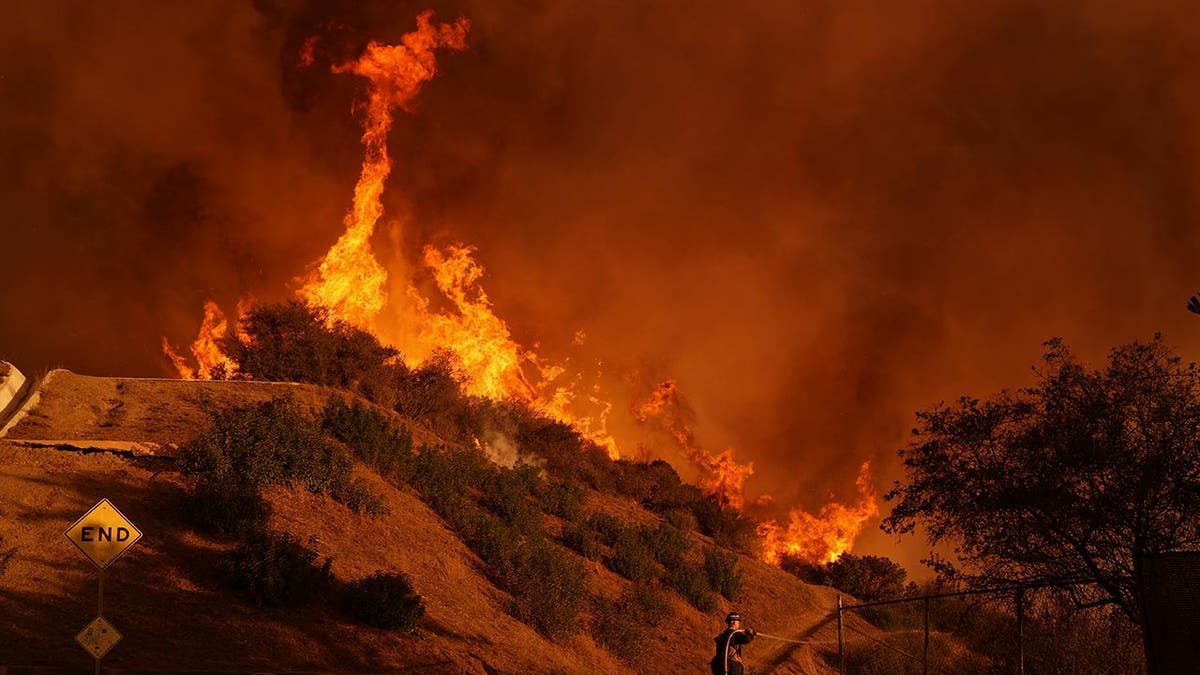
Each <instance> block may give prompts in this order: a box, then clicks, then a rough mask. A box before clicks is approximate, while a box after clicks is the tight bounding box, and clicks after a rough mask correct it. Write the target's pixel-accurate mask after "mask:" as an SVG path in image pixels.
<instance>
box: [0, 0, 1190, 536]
mask: <svg viewBox="0 0 1200 675" xmlns="http://www.w3.org/2000/svg"><path fill="white" fill-rule="evenodd" d="M1135 4H1136V3H1110V2H1100V1H1097V2H1084V3H1070V5H1071V6H1067V5H1068V3H1033V2H1015V1H1014V2H977V3H951V2H940V1H934V0H926V1H914V2H906V3H874V2H833V1H829V2H813V3H803V4H798V3H784V2H760V3H750V4H749V5H748V6H741V7H739V6H736V5H731V4H730V3H716V2H701V3H696V2H690V3H678V2H666V3H655V4H651V3H640V2H628V3H623V4H617V3H580V4H578V5H576V4H572V3H564V2H549V1H547V2H521V3H496V2H482V1H481V2H459V3H450V2H434V3H411V2H392V1H388V2H383V1H379V2H368V3H360V2H341V3H325V2H311V3H287V2H278V3H271V2H267V1H265V0H264V1H263V2H260V3H258V4H257V5H256V6H247V5H245V4H244V3H239V2H232V1H231V2H227V3H218V2H206V3H175V4H172V5H168V4H164V3H158V4H157V5H155V4H150V5H146V4H138V5H136V6H135V5H134V4H133V3H128V4H124V3H116V4H113V3H104V4H103V5H96V4H94V3H82V2H79V3H74V4H72V3H58V4H57V5H56V7H54V8H53V9H50V8H40V7H35V6H33V5H28V6H17V7H14V8H10V9H9V12H8V13H9V14H10V15H12V16H11V17H10V20H9V21H7V22H6V23H5V25H4V27H2V28H0V37H3V40H2V41H0V68H2V70H0V124H2V125H3V133H2V134H0V151H2V156H3V157H4V162H2V163H0V200H2V201H0V203H2V204H3V205H4V207H5V209H4V212H5V214H6V218H5V229H4V232H5V236H4V245H5V251H6V253H7V254H8V255H7V260H6V278H5V281H4V283H3V286H2V287H0V316H2V317H3V318H2V319H0V355H3V356H7V357H9V358H11V359H13V360H15V361H16V362H17V363H18V365H20V366H22V367H24V368H26V369H32V370H36V369H37V368H41V367H45V366H48V365H65V366H67V367H70V368H73V369H76V370H78V371H80V372H86V373H94V374H125V375H161V374H165V373H168V372H169V368H168V366H167V364H166V362H165V360H164V359H163V358H162V357H161V355H160V353H159V350H158V340H159V336H160V335H163V334H165V335H167V336H168V337H169V338H170V339H171V340H172V341H174V342H175V343H176V344H184V343H186V342H188V341H189V340H190V338H191V337H192V334H193V332H194V330H195V327H196V325H197V322H198V319H199V315H200V307H201V303H202V302H203V300H204V299H205V298H210V297H211V298H214V299H216V300H218V301H220V302H221V303H222V304H223V305H224V306H226V307H227V308H228V307H231V306H232V304H233V302H234V301H235V300H236V299H237V298H238V297H240V296H241V295H243V294H246V293H251V294H254V295H256V296H258V297H260V298H263V299H274V298H279V297H283V296H285V295H287V294H288V289H289V284H290V283H291V280H292V279H293V278H295V277H296V276H298V275H300V274H302V273H303V272H304V271H305V269H306V265H307V264H309V263H310V262H311V261H313V260H314V259H316V258H317V257H319V256H320V255H321V254H322V253H323V252H324V250H325V249H326V248H327V247H328V246H329V245H330V244H331V243H332V242H333V241H334V239H335V238H336V237H337V235H338V234H339V233H340V231H341V215H342V213H343V211H344V209H345V207H346V206H347V205H348V203H349V200H350V191H351V188H352V186H353V183H354V179H355V178H356V173H357V167H358V162H359V158H360V156H359V146H358V140H357V136H358V127H357V125H356V122H355V120H354V118H353V117H352V116H351V115H350V112H349V110H350V105H351V101H352V99H353V96H354V93H355V91H356V90H357V86H358V85H359V84H360V83H358V82H355V81H354V79H353V78H352V77H350V76H345V75H332V74H330V73H329V72H328V69H329V65H330V63H331V62H334V61H338V60H341V59H345V58H348V56H350V55H353V54H354V53H355V52H356V50H359V49H361V48H362V46H363V45H365V43H366V41H367V40H369V39H380V40H384V41H388V40H395V39H396V38H398V37H399V36H400V35H401V34H403V33H404V32H406V31H408V30H410V29H411V27H412V26H413V17H414V16H415V15H416V13H417V12H418V11H419V10H421V9H424V8H425V7H426V6H427V5H431V6H433V7H434V8H435V9H436V10H437V11H438V13H439V15H440V16H441V17H442V18H444V19H450V18H454V17H456V16H459V15H463V16H467V17H468V18H470V19H471V21H472V22H473V27H472V33H471V38H470V43H471V48H470V50H468V52H467V53H464V54H457V55H443V56H442V57H441V62H440V67H441V74H440V75H439V77H438V79H437V80H435V81H433V82H431V83H430V84H429V85H428V86H427V87H426V88H425V90H424V91H423V93H422V94H421V97H420V99H419V101H418V107H417V110H416V111H415V113H414V114H413V115H402V116H401V117H400V118H399V120H398V122H397V125H396V128H395V130H394V131H393V134H392V152H393V155H394V156H395V157H396V158H397V161H396V167H395V169H394V171H393V175H392V180H391V182H390V194H389V196H388V197H387V199H388V202H387V204H386V207H387V209H388V211H387V214H386V215H385V220H390V221H393V223H394V224H393V225H391V226H385V227H384V228H383V230H384V231H383V232H381V234H380V237H379V248H380V249H381V250H382V251H383V253H384V255H383V258H384V259H385V260H386V259H387V257H388V256H389V255H392V256H394V255H406V256H408V257H410V258H411V257H412V256H414V255H415V254H416V252H417V251H418V250H419V246H420V244H422V243H425V242H427V241H441V242H449V241H464V242H468V243H472V244H475V245H476V246H478V247H479V250H480V258H481V260H482V262H483V263H484V264H485V265H486V266H487V267H488V276H487V277H485V279H484V284H485V286H486V288H487V289H488V292H489V294H490V295H491V297H492V299H493V300H494V301H495V303H496V305H497V309H498V313H499V314H500V315H501V316H504V317H506V318H508V319H509V321H510V323H511V324H512V326H513V329H514V332H515V334H516V335H517V337H518V338H519V339H520V340H522V341H523V342H524V343H526V344H530V343H533V342H535V341H540V342H541V343H542V345H543V348H544V349H545V350H547V351H549V352H550V353H552V354H559V355H567V354H570V355H572V357H573V358H574V359H575V362H576V363H588V364H591V363H593V362H594V361H595V360H596V359H603V360H604V362H605V367H606V369H607V372H609V373H610V374H611V376H612V378H613V379H614V381H616V382H618V383H624V382H627V380H626V379H623V378H625V376H626V375H625V374H627V373H630V372H632V371H634V370H637V371H638V372H640V373H646V372H655V373H663V374H665V375H669V376H670V377H674V378H676V379H678V381H679V383H680V386H681V388H682V390H683V391H685V392H686V393H687V395H688V397H689V400H690V401H691V402H692V404H693V406H694V408H695V412H696V415H697V419H699V420H700V424H701V425H700V428H699V429H698V434H699V438H700V440H701V441H702V442H704V443H705V444H707V445H709V446H710V447H712V448H713V449H715V450H722V449H724V448H725V447H727V446H732V447H734V448H736V449H737V451H738V453H739V456H741V457H744V458H746V459H752V460H753V461H754V462H755V465H756V467H757V472H756V474H755V476H754V477H753V478H752V479H751V483H750V488H751V492H752V493H755V492H759V491H764V490H765V491H770V492H772V493H774V494H775V495H776V497H777V500H778V501H780V502H783V503H788V504H790V503H799V504H803V505H807V506H810V507H811V506H817V505H819V504H820V503H821V501H822V500H824V499H825V498H827V497H828V496H830V495H831V494H832V495H834V496H840V497H851V496H852V494H853V479H854V475H855V471H856V469H857V466H858V464H859V463H861V461H863V460H864V459H866V458H870V457H875V458H877V466H878V467H879V470H880V471H881V473H882V478H881V480H880V484H881V485H883V484H885V483H886V482H887V481H889V480H890V479H891V478H893V477H895V475H896V474H897V468H896V467H895V466H894V459H893V458H894V450H895V449H896V448H897V447H899V446H900V445H901V444H902V443H903V442H904V439H905V433H906V430H907V429H908V427H909V426H911V419H912V418H911V414H912V412H913V411H914V410H916V409H917V408H922V407H925V406H928V405H930V404H932V403H935V402H936V401H938V400H940V399H944V398H951V397H956V396H958V395H960V394H964V393H973V394H977V395H986V394H987V393H989V392H991V391H993V390H995V389H998V388H1000V387H1013V386H1020V385H1021V384H1023V383H1024V382H1026V381H1028V377H1029V372H1028V366H1029V365H1030V364H1032V363H1034V362H1035V361H1036V360H1037V358H1038V356H1039V355H1040V353H1041V351H1042V349H1041V347H1040V343H1041V342H1042V341H1043V340H1045V339H1046V338H1048V337H1051V336H1055V335H1061V336H1063V337H1065V338H1066V339H1067V340H1068V342H1069V343H1071V344H1072V345H1074V346H1075V347H1076V348H1077V350H1078V351H1079V352H1080V353H1081V354H1083V355H1085V356H1087V357H1089V358H1092V359H1096V358H1099V357H1100V356H1101V355H1102V354H1103V352H1104V350H1105V349H1107V348H1108V347H1109V346H1111V345H1113V344H1115V343H1117V342H1121V341H1127V340H1131V339H1135V338H1139V337H1140V338H1145V337H1148V336H1149V335H1150V334H1151V333H1153V332H1154V331H1155V330H1162V331H1165V332H1166V333H1167V334H1168V337H1169V338H1170V339H1171V340H1172V341H1173V342H1174V343H1175V344H1177V345H1179V347H1180V351H1181V352H1182V353H1183V355H1184V356H1185V357H1187V358H1194V357H1195V355H1196V347H1197V346H1198V344H1197V342H1198V341H1197V340H1196V339H1195V338H1194V336H1195V335H1197V334H1198V331H1200V322H1197V321H1196V318H1195V317H1193V316H1191V315H1189V314H1187V313H1186V312H1185V311H1184V310H1183V303H1184V302H1185V301H1186V299H1187V297H1188V295H1189V294H1190V293H1192V292H1194V291H1195V290H1196V287H1197V286H1200V274H1197V273H1196V272H1195V265H1194V261H1196V260H1197V259H1198V253H1200V241H1198V235H1197V228H1196V210H1197V206H1198V205H1197V203H1196V197H1195V195H1196V194H1197V192H1196V191H1195V190H1194V189H1193V185H1194V184H1195V181H1196V176H1195V174H1196V171H1197V168H1198V167H1197V160H1198V159H1200V122H1198V121H1197V120H1200V116H1198V115H1197V113H1198V112H1200V101H1198V100H1197V97H1198V96H1200V94H1197V92H1200V86H1198V85H1200V82H1198V81H1197V80H1198V79H1200V75H1198V74H1197V71H1196V69H1195V68H1194V64H1195V63H1196V62H1197V57H1198V56H1200V53H1198V52H1200V22H1198V21H1197V19H1198V18H1200V17H1198V16H1197V14H1200V8H1197V7H1196V6H1195V5H1194V3H1184V2H1161V3H1155V6H1153V7H1150V6H1149V3H1146V6H1142V5H1138V6H1135ZM314 35H316V36H318V40H317V42H316V43H315V45H316V47H315V50H314V54H315V56H316V58H317V62H316V63H315V64H314V65H313V66H312V67H310V68H297V61H298V54H299V51H300V48H301V45H302V44H303V43H304V41H305V40H306V39H307V38H309V37H311V36H314ZM394 233H399V236H398V237H397V236H395V234H394ZM581 329H582V330H584V331H585V332H586V333H587V335H588V341H587V344H586V345H585V346H584V347H583V348H582V350H580V349H574V348H571V347H570V342H571V338H572V336H573V335H574V334H575V332H576V331H577V330H581ZM615 386H626V388H629V385H627V384H625V385H622V384H618V385H615ZM618 403H619V404H624V401H618ZM622 418H623V419H622V420H618V421H619V422H621V423H622V424H624V425H628V426H632V424H633V423H632V420H631V419H630V418H629V415H628V414H627V412H624V411H622ZM752 496H753V494H752ZM866 547H867V548H866V550H868V551H869V552H870V551H875V552H888V553H892V551H891V550H890V543H888V542H886V541H884V540H883V539H882V538H881V537H880V536H879V535H874V536H872V537H869V538H868V540H867V544H866ZM859 550H863V549H859ZM901 557H903V555H902V556H901Z"/></svg>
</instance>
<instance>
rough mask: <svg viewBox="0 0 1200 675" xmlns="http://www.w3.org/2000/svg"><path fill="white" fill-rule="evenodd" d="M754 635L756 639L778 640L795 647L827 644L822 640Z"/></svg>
mask: <svg viewBox="0 0 1200 675" xmlns="http://www.w3.org/2000/svg"><path fill="white" fill-rule="evenodd" d="M755 635H756V636H757V637H765V638H768V639H771V640H779V641H780V642H790V643H792V644H796V645H813V644H817V643H819V642H827V640H824V641H823V640H793V639H791V638H785V637H780V636H778V635H771V634H770V633H758V632H756V633H755Z"/></svg>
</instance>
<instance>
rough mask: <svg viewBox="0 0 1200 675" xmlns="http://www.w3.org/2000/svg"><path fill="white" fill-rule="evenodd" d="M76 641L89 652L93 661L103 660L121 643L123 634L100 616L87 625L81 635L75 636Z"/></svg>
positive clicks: (80, 632)
mask: <svg viewBox="0 0 1200 675" xmlns="http://www.w3.org/2000/svg"><path fill="white" fill-rule="evenodd" d="M75 641H76V642H78V643H79V646H81V647H83V648H84V649H85V650H87V653H89V654H91V655H92V658H93V659H102V658H104V655H105V654H107V653H108V652H109V650H110V649H112V648H113V647H114V646H116V644H117V643H118V642H120V641H121V634H120V633H118V632H117V629H116V628H113V625H112V624H111V623H109V622H108V620H107V619H105V618H104V617H102V616H98V617H96V618H95V620H94V621H92V622H91V623H89V624H88V625H87V628H84V629H83V630H81V631H79V635H76V636H75Z"/></svg>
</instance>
